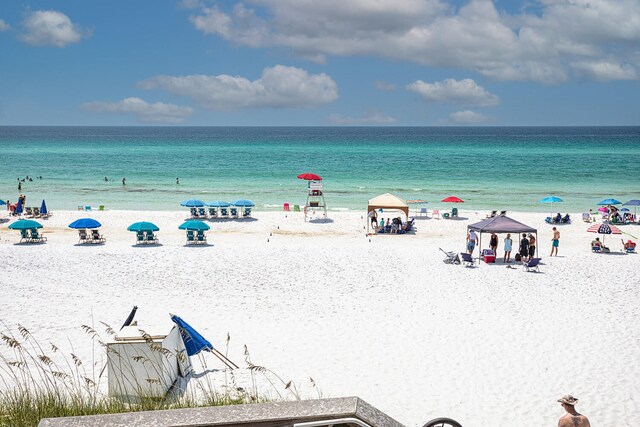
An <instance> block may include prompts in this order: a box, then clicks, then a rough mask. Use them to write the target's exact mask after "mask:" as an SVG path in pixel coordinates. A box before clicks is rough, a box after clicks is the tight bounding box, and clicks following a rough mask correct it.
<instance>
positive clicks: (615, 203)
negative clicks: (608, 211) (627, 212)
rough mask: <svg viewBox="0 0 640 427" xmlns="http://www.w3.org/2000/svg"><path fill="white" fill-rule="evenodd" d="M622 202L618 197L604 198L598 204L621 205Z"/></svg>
mask: <svg viewBox="0 0 640 427" xmlns="http://www.w3.org/2000/svg"><path fill="white" fill-rule="evenodd" d="M621 204H622V202H621V201H619V200H616V199H604V200H602V201H601V202H600V203H598V205H599V206H600V205H603V206H607V205H621Z"/></svg>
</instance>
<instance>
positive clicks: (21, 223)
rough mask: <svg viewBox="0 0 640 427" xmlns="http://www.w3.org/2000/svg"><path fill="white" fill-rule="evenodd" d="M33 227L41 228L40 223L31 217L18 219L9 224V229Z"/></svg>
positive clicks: (31, 228) (29, 228) (28, 228)
mask: <svg viewBox="0 0 640 427" xmlns="http://www.w3.org/2000/svg"><path fill="white" fill-rule="evenodd" d="M35 228H42V224H40V223H39V222H37V221H33V220H31V219H20V220H18V221H16V222H14V223H13V224H11V225H9V229H10V230H33V229H35Z"/></svg>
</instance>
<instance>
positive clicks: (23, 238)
mask: <svg viewBox="0 0 640 427" xmlns="http://www.w3.org/2000/svg"><path fill="white" fill-rule="evenodd" d="M30 239H31V236H30V235H29V233H27V230H20V243H22V241H25V242H29V240H30Z"/></svg>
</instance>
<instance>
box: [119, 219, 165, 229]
mask: <svg viewBox="0 0 640 427" xmlns="http://www.w3.org/2000/svg"><path fill="white" fill-rule="evenodd" d="M127 231H160V228H158V226H157V225H155V224H154V223H152V222H147V221H141V222H134V223H133V224H131V225H130V226H129V227H127Z"/></svg>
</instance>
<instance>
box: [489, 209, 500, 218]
mask: <svg viewBox="0 0 640 427" xmlns="http://www.w3.org/2000/svg"><path fill="white" fill-rule="evenodd" d="M496 215H498V211H491V213H490V214H487V218H493V217H494V216H496Z"/></svg>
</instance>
